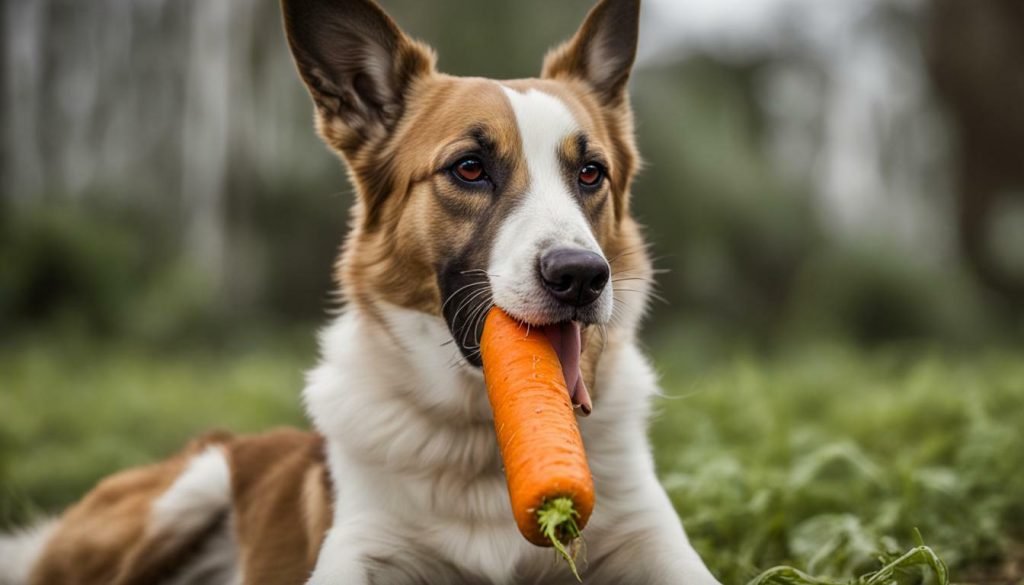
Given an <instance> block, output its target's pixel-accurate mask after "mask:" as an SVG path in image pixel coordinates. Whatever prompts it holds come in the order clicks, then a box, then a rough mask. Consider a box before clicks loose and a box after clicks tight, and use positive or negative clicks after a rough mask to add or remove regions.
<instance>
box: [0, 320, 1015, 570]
mask: <svg viewBox="0 0 1024 585" xmlns="http://www.w3.org/2000/svg"><path fill="white" fill-rule="evenodd" d="M654 353H655V354H656V360H655V361H656V362H657V363H658V364H659V366H660V368H661V371H662V373H663V380H664V387H665V389H666V397H665V398H664V399H662V400H661V401H660V402H659V404H658V406H659V414H658V417H657V419H656V420H655V422H654V426H653V428H652V438H653V440H654V445H655V456H656V459H657V462H658V465H659V469H660V470H661V473H662V477H663V480H664V483H665V485H666V486H667V487H668V489H669V491H670V493H671V495H672V497H673V499H674V501H675V503H676V506H677V509H678V510H679V513H680V514H681V515H682V517H683V518H684V520H685V522H686V525H687V529H688V532H689V534H690V536H691V539H692V540H693V541H694V543H695V545H696V546H697V548H698V549H699V550H700V552H701V553H702V555H703V556H704V558H705V559H706V560H707V561H708V563H709V564H710V565H711V567H712V570H713V571H714V572H715V573H716V574H717V575H718V576H719V578H720V579H721V580H722V582H723V583H725V584H726V585H734V584H743V583H747V582H750V581H751V580H752V579H754V578H755V577H757V576H758V575H759V574H762V573H763V572H765V571H766V570H768V569H770V568H771V567H774V566H776V565H780V564H784V565H791V566H793V567H795V568H796V569H799V570H800V571H803V572H805V573H806V574H810V575H815V576H816V579H814V580H811V578H810V577H808V576H807V575H803V574H799V573H798V572H797V571H796V570H793V569H786V570H777V571H772V572H769V573H767V574H765V575H762V577H761V580H760V581H758V583H761V584H768V583H773V584H805V583H814V584H819V583H820V584H826V583H828V584H830V583H833V582H836V583H863V584H871V585H882V584H896V583H898V584H900V585H910V584H921V585H924V584H927V583H940V582H941V581H942V579H940V578H938V577H936V576H935V575H934V573H935V571H934V570H933V569H931V568H929V567H928V566H927V563H928V561H929V558H928V557H927V554H926V553H927V550H926V549H918V550H916V551H914V552H912V553H911V556H910V558H908V559H904V561H902V564H900V565H898V567H895V568H893V569H892V570H891V571H890V572H888V573H885V572H883V573H877V574H875V573H873V572H874V571H877V570H878V569H879V568H880V567H881V566H882V564H883V563H884V562H887V561H891V560H894V559H896V557H897V556H898V555H899V554H901V553H904V552H906V551H909V550H911V549H912V548H913V547H914V546H915V544H916V542H915V529H917V530H919V531H920V533H921V534H922V536H923V539H924V542H925V543H927V544H928V545H930V546H931V547H932V549H934V550H935V551H936V553H937V554H938V556H939V557H941V558H942V559H943V560H944V561H945V562H946V563H947V564H948V565H949V568H950V574H951V582H953V583H973V584H977V585H996V584H1020V583H1024V430H1022V429H1024V360H1021V359H1020V356H1019V354H1015V353H1013V352H1010V351H1006V352H1000V351H990V352H986V353H985V354H983V355H973V356H970V357H955V356H951V355H948V354H944V353H942V352H937V351H936V352H929V351H925V350H907V349H902V350H901V349H890V350H886V351H879V352H876V353H864V352H860V351H854V350H850V349H844V348H843V347H822V348H815V349H803V350H794V351H792V352H789V353H782V354H780V355H777V356H775V357H773V358H771V359H764V358H755V357H750V356H748V355H745V354H743V353H742V352H741V353H734V354H733V355H734V357H731V358H729V359H716V360H711V361H709V362H708V363H705V364H699V363H698V362H697V360H696V359H694V358H693V357H690V353H689V352H687V351H683V350H680V351H678V352H672V351H668V350H659V351H655V352H654ZM313 359H314V354H313V347H312V343H309V344H306V345H302V344H299V345H298V346H296V345H295V344H287V343H283V342H275V341H273V340H269V341H267V340H264V341H261V342H254V343H252V344H251V345H250V346H248V347H244V348H235V349H233V350H230V351H218V352H211V353H208V352H200V351H192V352H184V353H183V352H181V351H176V352H167V353H161V352H157V351H155V350H147V349H142V348H139V347H132V346H126V345H104V344H100V345H89V344H83V343H71V344H69V345H68V346H66V347H61V346H58V345H55V344H53V343H43V342H41V341H40V342H35V343H23V344H21V345H19V346H16V347H10V346H8V347H7V348H6V349H3V350H2V351H0V387H2V390H0V486H2V487H0V520H2V524H3V525H7V526H10V525H12V524H16V523H19V522H24V521H25V520H26V519H28V518H31V517H32V516H34V515H37V514H42V513H45V512H47V511H52V510H57V509H59V508H60V507H61V506H63V505H64V504H66V503H67V502H69V501H71V500H73V499H74V498H75V497H76V496H77V495H79V494H81V493H82V492H83V491H84V490H86V489H88V488H89V486H90V485H92V484H93V482H95V481H96V479H97V478H99V477H100V476H102V475H104V474H106V473H109V472H111V471H114V470H117V469H120V468H123V467H125V466H128V465H133V464H139V463H143V462H146V461H150V460H152V459H154V458H157V457H160V456H163V455H166V454H168V453H171V452H173V451H174V450H176V449H177V448H178V447H179V446H180V445H181V444H182V442H183V441H184V440H185V439H186V438H187V437H189V436H190V435H192V434H194V433H197V432H200V431H202V430H206V429H209V428H212V427H221V428H228V429H231V430H235V431H255V430H260V429H265V428H268V427H271V426H275V425H281V424H302V415H301V410H300V405H299V390H300V389H301V387H302V377H303V370H304V369H305V368H307V367H308V366H310V365H311V364H312V361H313ZM864 575H867V576H866V577H863V578H862V579H860V580H856V577H857V576H864Z"/></svg>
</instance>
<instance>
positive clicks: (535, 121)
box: [404, 76, 600, 157]
mask: <svg viewBox="0 0 1024 585" xmlns="http://www.w3.org/2000/svg"><path fill="white" fill-rule="evenodd" d="M418 97H419V99H416V100H415V101H414V103H415V106H414V107H413V109H412V112H411V114H412V115H411V117H412V118H413V123H412V124H411V125H410V134H409V135H408V136H407V137H406V138H405V140H404V142H405V144H404V146H405V147H406V148H410V149H412V150H413V151H418V152H420V153H423V152H425V151H426V150H429V149H431V148H436V147H437V146H438V145H439V144H443V143H445V142H451V141H455V140H457V139H459V138H461V137H464V136H466V135H467V134H472V133H479V134H480V135H482V137H483V138H485V139H486V140H488V141H489V142H491V143H493V145H494V147H495V148H496V149H497V150H500V151H504V152H505V153H507V154H508V155H511V156H515V157H519V156H521V155H523V154H524V153H523V147H524V143H523V142H524V138H526V137H525V136H523V132H530V133H531V134H533V136H532V137H533V138H535V139H536V138H539V135H543V136H544V137H545V138H546V140H545V142H548V141H550V140H551V139H555V140H560V139H562V138H564V137H566V136H568V135H570V134H573V133H576V132H579V131H583V132H586V133H588V134H598V135H600V132H599V131H597V129H596V128H595V124H594V119H593V117H592V116H590V115H589V112H588V111H587V109H586V107H584V105H582V104H581V103H580V101H579V100H578V99H576V96H575V95H574V94H573V92H572V91H571V90H568V89H565V88H562V87H560V84H559V83H557V82H551V81H547V80H540V79H526V80H513V81H497V80H491V79H485V78H463V77H448V76H442V77H440V78H439V79H437V80H436V82H435V83H433V84H430V85H428V86H425V87H423V88H422V89H421V91H420V93H419V96H418ZM531 142H534V143H535V142H537V140H533V141H531Z"/></svg>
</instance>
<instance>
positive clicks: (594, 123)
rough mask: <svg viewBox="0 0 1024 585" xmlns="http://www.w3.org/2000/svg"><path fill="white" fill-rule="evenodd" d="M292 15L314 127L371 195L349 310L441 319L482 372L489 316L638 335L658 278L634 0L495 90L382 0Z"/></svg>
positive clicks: (304, 1)
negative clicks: (644, 165) (454, 66)
mask: <svg viewBox="0 0 1024 585" xmlns="http://www.w3.org/2000/svg"><path fill="white" fill-rule="evenodd" d="M284 9H285V17H286V28H287V33H288V39H289V43H290V45H291V47H292V51H293V54H294V56H295V59H296V62H297V64H298V68H299V71H300V74H301V75H302V77H303V79H304V80H305V81H306V83H307V85H308V87H309V89H310V92H311V93H312V95H313V98H314V102H315V103H316V113H317V126H318V129H319V131H320V133H321V135H322V136H323V137H324V139H325V140H326V142H327V143H328V144H329V145H330V146H331V147H332V148H334V149H335V150H337V151H338V152H339V153H340V154H341V155H342V156H343V158H344V159H345V161H346V162H347V163H348V166H349V170H350V176H351V178H352V180H353V183H354V184H355V186H356V189H357V192H358V201H357V204H356V208H355V211H354V216H353V230H352V232H351V233H350V235H349V237H348V239H347V241H346V244H345V251H344V254H343V257H342V262H341V263H340V267H339V272H340V279H341V281H342V286H343V289H344V291H345V293H346V294H347V296H348V298H349V300H350V301H351V302H355V303H360V304H362V305H364V306H365V308H367V309H368V310H369V311H370V312H371V313H373V312H374V311H376V310H378V301H379V300H384V301H387V302H390V303H393V304H397V305H400V306H403V307H408V308H413V309H417V310H420V311H423V312H426V313H430V314H435V315H438V316H441V317H443V318H444V319H445V321H446V322H447V324H448V327H449V329H450V331H451V333H452V337H453V339H454V340H455V342H456V343H457V344H458V346H459V348H460V349H461V350H462V352H463V355H464V356H465V357H466V359H468V360H469V361H470V362H471V363H474V364H477V365H478V364H479V357H478V356H479V352H478V351H477V348H478V346H479V336H480V331H481V328H482V323H483V319H484V316H485V315H486V313H487V310H488V309H489V308H490V307H491V306H492V305H494V304H496V305H498V306H499V307H501V308H503V309H504V310H505V311H506V312H508V313H509V314H511V315H512V316H513V317H516V318H518V319H520V320H522V321H524V322H526V323H528V324H530V325H533V326H557V325H560V324H574V325H573V326H574V327H576V335H577V337H578V336H579V327H580V326H583V327H584V328H586V326H588V325H601V326H605V327H608V326H610V325H611V326H619V327H632V326H633V325H634V324H635V321H636V320H637V318H638V316H639V313H640V312H641V311H642V307H643V305H644V302H645V299H646V292H647V285H648V282H649V280H650V267H649V264H648V261H647V258H646V254H645V251H644V249H643V244H642V241H641V239H640V236H639V232H638V230H637V227H636V224H635V223H634V222H633V221H632V219H631V218H630V216H629V201H628V200H629V187H630V181H631V179H632V176H633V173H634V172H635V169H636V166H637V155H636V150H635V145H634V141H633V128H632V125H633V122H632V114H631V112H630V109H629V103H628V98H627V96H626V82H627V80H628V77H629V71H630V68H631V66H632V63H633V59H634V55H635V52H636V40H637V27H638V15H639V0H603V1H602V2H600V3H599V4H598V6H597V7H595V8H594V10H592V11H591V13H590V15H589V16H588V17H587V19H586V21H585V22H584V24H583V26H582V28H581V29H580V30H579V32H578V33H577V34H576V35H575V37H574V38H573V39H571V40H570V41H569V42H567V43H566V44H565V45H563V46H562V47H560V48H558V49H556V50H554V51H552V52H551V53H550V54H549V55H548V57H547V59H546V60H545V63H544V67H543V73H542V76H541V78H539V79H529V80H517V81H500V82H499V81H493V80H488V79H481V78H458V77H452V76H447V75H443V74H439V73H437V72H436V71H435V70H434V57H433V53H432V52H431V51H430V50H429V49H428V48H426V47H424V46H423V45H420V44H419V43H417V42H415V41H412V40H411V39H409V38H408V37H406V36H405V35H404V34H403V33H402V32H401V31H400V30H399V29H398V27H397V26H396V25H395V23H394V22H393V21H392V20H391V19H390V18H389V17H388V16H387V15H386V14H385V13H384V12H383V11H382V10H381V9H380V8H379V7H378V6H377V5H376V4H374V3H372V2H371V1H370V0H342V1H332V0H284ZM619 285H622V286H619ZM616 289H619V290H616Z"/></svg>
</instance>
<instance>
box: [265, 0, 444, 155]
mask: <svg viewBox="0 0 1024 585" xmlns="http://www.w3.org/2000/svg"><path fill="white" fill-rule="evenodd" d="M281 8H282V10H283V12H284V22H285V32H286V33H287V36H288V44H289V46H290V47H291V50H292V55H293V56H294V57H295V63H296V65H297V66H298V69H299V74H300V75H301V76H302V79H303V81H305V82H306V86H307V87H308V88H309V92H310V94H312V96H313V101H314V102H315V103H316V108H317V115H318V116H319V118H320V122H321V132H322V133H325V131H326V133H325V138H326V139H327V140H328V141H329V142H335V141H336V142H337V143H340V144H336V146H340V147H341V148H342V150H345V151H348V150H350V148H358V146H359V145H361V144H365V143H366V142H368V141H369V140H370V139H373V138H377V137H380V136H381V135H383V134H384V133H386V132H387V131H389V130H392V129H393V128H394V126H395V124H397V122H398V119H399V118H400V117H401V115H402V111H403V110H404V107H405V98H406V92H407V91H408V89H409V87H410V85H411V84H412V83H413V81H415V80H416V79H417V78H418V77H421V76H424V75H427V74H429V73H431V72H432V71H433V70H434V54H433V51H431V50H430V49H429V48H428V47H426V46H424V45H422V44H420V43H418V42H416V41H414V40H412V39H410V38H409V37H408V36H406V35H405V33H403V32H402V31H401V29H399V28H398V25H397V24H395V22H394V21H393V20H392V19H391V17H389V16H388V15H387V14H386V13H385V12H384V11H383V10H382V9H381V8H380V6H378V5H377V4H376V3H375V2H373V0H281ZM338 122H340V127H339V124H338ZM325 127H326V128H325ZM330 129H334V130H340V131H341V136H337V135H329V134H331V132H330V131H329V130H330Z"/></svg>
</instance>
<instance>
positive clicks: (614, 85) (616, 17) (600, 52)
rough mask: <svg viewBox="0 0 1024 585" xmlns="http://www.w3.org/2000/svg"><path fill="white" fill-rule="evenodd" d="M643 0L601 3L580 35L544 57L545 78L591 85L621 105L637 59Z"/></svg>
mask: <svg viewBox="0 0 1024 585" xmlns="http://www.w3.org/2000/svg"><path fill="white" fill-rule="evenodd" d="M639 32H640V0H601V2H599V3H598V5H597V6H595V7H594V8H593V9H592V10H591V11H590V14H588V15H587V19H586V20H585V21H584V22H583V26H581V27H580V29H579V30H578V31H577V32H576V35H575V36H574V37H573V38H572V39H570V40H569V41H568V42H566V43H564V44H562V45H561V46H560V47H558V48H556V49H553V50H552V51H551V52H549V53H548V55H547V57H545V58H544V69H543V73H542V76H543V77H545V78H551V79H558V78H571V79H580V80H582V81H585V82H587V84H589V85H590V87H591V88H592V89H593V90H594V93H595V94H596V95H597V96H598V97H599V98H600V99H601V100H602V101H604V102H605V103H606V104H609V105H617V104H619V103H620V102H621V101H622V99H623V98H624V97H625V94H626V82H627V81H629V72H630V69H632V67H633V61H634V60H635V59H636V43H637V38H638V37H639Z"/></svg>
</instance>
